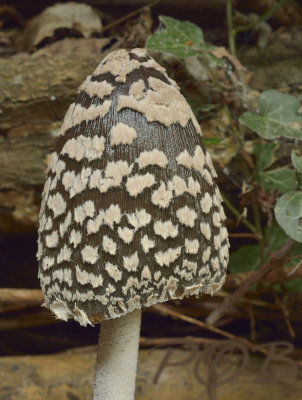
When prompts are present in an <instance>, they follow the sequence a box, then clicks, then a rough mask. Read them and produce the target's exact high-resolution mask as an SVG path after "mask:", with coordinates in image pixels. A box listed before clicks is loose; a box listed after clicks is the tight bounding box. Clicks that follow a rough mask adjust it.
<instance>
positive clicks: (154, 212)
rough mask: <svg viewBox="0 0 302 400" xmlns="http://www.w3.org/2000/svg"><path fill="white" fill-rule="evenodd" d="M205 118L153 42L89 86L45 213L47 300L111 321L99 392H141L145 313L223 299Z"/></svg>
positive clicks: (72, 114) (116, 396) (219, 230)
mask: <svg viewBox="0 0 302 400" xmlns="http://www.w3.org/2000/svg"><path fill="white" fill-rule="evenodd" d="M216 176H217V175H216V173H215V170H214V168H213V164H212V162H211V158H210V155H209V153H208V151H207V150H206V149H205V147H204V145H203V143H202V139H201V130H200V126H199V124H198V122H197V120H196V119H195V117H194V115H193V112H192V110H191V108H190V106H189V105H188V103H187V102H186V100H185V98H184V97H183V96H182V95H181V94H180V91H179V88H178V86H177V84H176V83H175V82H174V81H173V80H172V79H170V78H169V77H168V75H167V73H166V71H165V69H164V68H163V67H161V66H160V65H159V64H158V63H156V62H155V61H154V60H153V59H152V58H151V57H150V56H149V55H148V54H147V51H146V50H145V49H133V50H131V51H126V50H124V49H122V50H117V51H114V52H112V53H110V54H109V55H108V56H107V57H106V58H104V59H103V61H102V62H101V64H100V65H99V66H98V67H97V68H96V70H95V71H94V73H93V74H92V75H90V76H88V77H87V79H86V80H85V81H84V83H83V84H82V85H81V86H80V88H79V94H78V97H77V99H76V101H75V102H74V103H72V104H71V105H70V107H69V109H68V111H67V113H66V115H65V119H64V122H63V125H62V127H61V130H60V131H59V133H58V138H57V143H56V147H55V151H54V153H53V154H52V158H51V161H50V164H49V167H48V171H47V180H46V183H45V187H44V191H43V195H42V204H41V211H40V218H39V219H40V224H39V241H38V254H37V257H38V259H39V278H40V282H41V287H42V290H43V292H44V295H45V303H44V306H45V307H47V308H49V309H50V310H51V311H52V312H54V314H55V315H56V316H57V317H58V318H59V319H62V320H65V321H67V320H68V319H69V318H73V319H75V320H76V321H78V322H79V323H80V324H81V325H84V326H85V325H87V324H94V323H99V322H101V331H100V332H101V333H100V340H99V350H98V357H97V367H96V378H95V389H94V399H102V400H109V399H110V400H121V399H127V400H129V399H133V398H134V391H135V375H136V368H137V354H138V342H139V331H140V319H141V309H142V308H143V307H149V306H151V305H152V304H155V303H157V302H164V301H167V300H171V299H182V298H183V297H184V296H190V295H196V296H197V295H201V294H202V293H209V294H211V295H213V294H214V293H215V292H216V291H217V290H219V288H220V287H221V286H222V284H223V282H224V279H225V271H226V267H227V263H228V248H229V242H228V233H227V230H226V228H225V226H224V221H225V214H224V211H223V207H222V205H221V202H222V199H221V196H220V193H219V189H218V187H217V186H216V184H215V182H214V180H215V177H216Z"/></svg>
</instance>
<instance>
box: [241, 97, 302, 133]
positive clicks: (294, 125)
mask: <svg viewBox="0 0 302 400" xmlns="http://www.w3.org/2000/svg"><path fill="white" fill-rule="evenodd" d="M258 107H259V112H258V113H255V112H245V113H243V114H242V115H241V117H240V118H239V122H240V123H241V124H243V125H245V126H247V127H248V128H250V129H252V130H253V131H255V132H257V133H258V135H260V136H262V137H264V138H266V139H274V138H278V137H280V136H285V137H288V138H297V139H302V115H299V114H298V112H297V111H298V109H299V108H300V102H299V100H298V98H297V97H295V96H292V95H289V94H283V93H279V92H277V91H275V90H267V91H265V92H263V93H261V95H260V96H259V100H258Z"/></svg>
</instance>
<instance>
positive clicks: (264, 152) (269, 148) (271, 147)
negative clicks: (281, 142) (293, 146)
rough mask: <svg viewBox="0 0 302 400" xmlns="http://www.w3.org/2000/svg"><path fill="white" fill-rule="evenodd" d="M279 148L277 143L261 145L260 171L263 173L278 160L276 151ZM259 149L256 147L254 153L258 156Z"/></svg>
mask: <svg viewBox="0 0 302 400" xmlns="http://www.w3.org/2000/svg"><path fill="white" fill-rule="evenodd" d="M276 148H277V144H276V143H272V142H269V143H261V145H260V154H259V163H258V170H259V171H262V170H264V169H265V168H268V167H269V166H270V165H271V164H273V162H274V161H275V160H276V157H275V154H274V153H275V150H276ZM258 152H259V147H258V146H257V145H255V148H254V153H255V154H256V155H258Z"/></svg>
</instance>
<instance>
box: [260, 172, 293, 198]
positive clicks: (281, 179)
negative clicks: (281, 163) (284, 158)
mask: <svg viewBox="0 0 302 400" xmlns="http://www.w3.org/2000/svg"><path fill="white" fill-rule="evenodd" d="M256 180H257V182H258V183H261V184H262V185H263V187H264V189H265V190H267V191H271V190H275V189H277V190H278V192H280V193H286V192H290V191H292V190H295V189H296V188H297V179H296V174H295V171H293V170H292V169H289V168H276V169H274V170H272V171H267V172H259V174H258V175H257V178H256Z"/></svg>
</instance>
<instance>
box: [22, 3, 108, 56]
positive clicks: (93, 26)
mask: <svg viewBox="0 0 302 400" xmlns="http://www.w3.org/2000/svg"><path fill="white" fill-rule="evenodd" d="M101 29H102V22H101V20H100V18H99V16H98V15H97V13H96V12H95V11H94V10H93V8H92V7H90V6H88V5H87V4H81V3H74V2H69V3H64V4H60V3H57V4H55V5H53V6H51V7H48V8H46V9H45V10H44V11H43V12H42V13H41V14H40V15H38V16H37V17H35V18H33V19H32V20H31V22H30V23H29V25H28V27H27V29H26V31H25V40H26V41H27V43H25V47H26V48H27V50H33V49H35V48H37V47H41V46H43V45H45V44H48V43H52V42H54V41H56V40H58V39H62V38H64V37H66V36H77V37H79V36H80V37H85V38H88V37H91V35H92V34H93V33H95V32H101Z"/></svg>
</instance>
